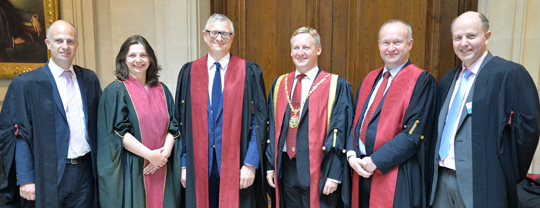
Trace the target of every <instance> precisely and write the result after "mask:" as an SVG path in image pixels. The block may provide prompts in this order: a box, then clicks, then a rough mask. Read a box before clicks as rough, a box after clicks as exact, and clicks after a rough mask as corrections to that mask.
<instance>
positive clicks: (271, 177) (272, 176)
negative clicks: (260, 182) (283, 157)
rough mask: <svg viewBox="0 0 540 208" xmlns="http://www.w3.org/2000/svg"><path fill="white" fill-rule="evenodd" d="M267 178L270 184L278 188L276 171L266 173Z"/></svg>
mask: <svg viewBox="0 0 540 208" xmlns="http://www.w3.org/2000/svg"><path fill="white" fill-rule="evenodd" d="M266 180H267V181H268V185H270V186H271V187H272V188H276V183H275V182H274V171H270V172H267V173H266Z"/></svg>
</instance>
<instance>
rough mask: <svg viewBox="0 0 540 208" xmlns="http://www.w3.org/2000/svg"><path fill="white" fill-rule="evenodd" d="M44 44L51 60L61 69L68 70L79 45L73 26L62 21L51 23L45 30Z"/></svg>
mask: <svg viewBox="0 0 540 208" xmlns="http://www.w3.org/2000/svg"><path fill="white" fill-rule="evenodd" d="M45 44H46V45H47V48H48V49H49V50H50V51H51V60H52V61H53V62H54V63H55V64H56V65H58V66H60V67H62V68H63V69H68V68H69V67H71V65H72V63H73V58H74V57H75V52H76V51H77V46H78V45H79V42H78V41H77V30H76V29H75V27H74V26H73V24H71V23H69V22H66V21H64V20H58V21H56V22H53V23H52V24H51V25H50V26H49V27H48V28H47V39H45Z"/></svg>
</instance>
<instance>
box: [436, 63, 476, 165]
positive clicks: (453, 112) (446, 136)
mask: <svg viewBox="0 0 540 208" xmlns="http://www.w3.org/2000/svg"><path fill="white" fill-rule="evenodd" d="M471 74H472V72H471V71H470V70H468V69H465V71H463V76H462V78H461V81H460V83H459V88H458V91H457V93H456V95H455V97H454V100H453V101H452V104H451V105H450V110H448V114H447V118H446V123H445V124H444V128H443V132H442V135H441V145H440V148H439V156H440V157H441V160H444V159H445V158H446V157H447V156H448V150H449V148H450V139H452V138H453V136H454V134H453V132H454V129H455V128H456V126H457V124H458V120H459V118H458V115H459V111H460V109H461V103H463V99H464V97H465V92H466V91H467V86H468V83H469V76H470V75H471Z"/></svg>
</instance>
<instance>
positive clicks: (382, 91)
mask: <svg viewBox="0 0 540 208" xmlns="http://www.w3.org/2000/svg"><path fill="white" fill-rule="evenodd" d="M413 42H414V41H413V39H412V29H411V26H410V25H409V24H408V23H406V22H404V21H402V20H395V19H394V20H389V21H387V22H385V23H384V24H383V25H382V26H381V28H380V30H379V52H380V55H381V58H382V59H383V61H384V66H383V67H381V68H378V69H376V70H373V71H371V72H370V73H369V74H368V75H367V76H366V77H365V78H364V80H363V81H362V84H361V85H360V87H359V88H358V91H357V95H356V96H357V98H356V100H357V103H356V115H355V117H354V124H353V130H352V132H351V133H350V134H349V140H348V141H347V150H348V152H347V160H348V162H349V165H350V167H351V168H352V169H353V170H354V171H353V172H352V179H353V180H352V183H350V184H351V185H352V186H353V188H352V189H351V190H352V197H351V198H352V202H351V204H352V205H351V207H354V208H358V207H425V194H424V193H425V192H424V189H423V188H424V186H423V184H424V183H423V180H424V178H423V167H424V164H425V163H424V159H425V156H424V151H425V149H424V148H425V147H424V146H425V140H427V139H429V136H430V135H431V133H430V132H431V129H432V126H433V122H434V117H435V112H436V111H435V100H436V97H435V95H436V91H437V82H436V81H435V79H434V78H433V76H431V74H429V73H428V72H427V71H424V70H422V69H420V68H419V67H417V66H415V65H414V64H412V63H411V62H410V61H409V50H410V49H411V48H412V46H413ZM360 176H361V177H360ZM347 184H349V183H347Z"/></svg>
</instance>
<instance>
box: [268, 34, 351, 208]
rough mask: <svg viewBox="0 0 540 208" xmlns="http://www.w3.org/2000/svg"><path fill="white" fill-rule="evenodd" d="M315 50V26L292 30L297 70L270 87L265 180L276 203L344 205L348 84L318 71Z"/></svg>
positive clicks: (317, 38)
mask: <svg viewBox="0 0 540 208" xmlns="http://www.w3.org/2000/svg"><path fill="white" fill-rule="evenodd" d="M320 54H321V40H320V36H319V34H318V33H317V31H316V30H315V29H313V28H308V27H302V28H299V29H298V30H296V31H295V32H294V34H293V36H292V38H291V56H292V60H293V62H294V64H295V65H296V70H295V71H293V72H291V73H288V74H284V75H282V76H280V77H278V78H276V80H275V81H274V84H273V85H272V88H271V90H270V94H269V98H268V100H269V103H268V106H269V110H270V114H269V115H270V116H269V120H270V122H269V124H270V128H269V137H268V138H269V139H268V141H267V143H268V144H267V148H266V157H267V158H266V159H267V167H268V170H267V175H266V179H267V180H268V183H269V184H270V186H271V187H274V188H275V191H276V192H275V193H276V201H277V204H276V207H315V208H317V207H343V200H342V197H341V190H340V189H341V181H342V180H343V167H344V164H345V140H346V135H347V133H348V132H349V129H350V125H351V122H352V118H353V111H352V108H353V106H352V93H351V88H350V86H351V85H350V83H349V82H347V81H346V80H344V79H342V78H340V77H339V76H337V75H335V74H330V73H328V72H326V71H322V70H321V69H320V68H319V67H318V65H317V63H318V56H319V55H320Z"/></svg>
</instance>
